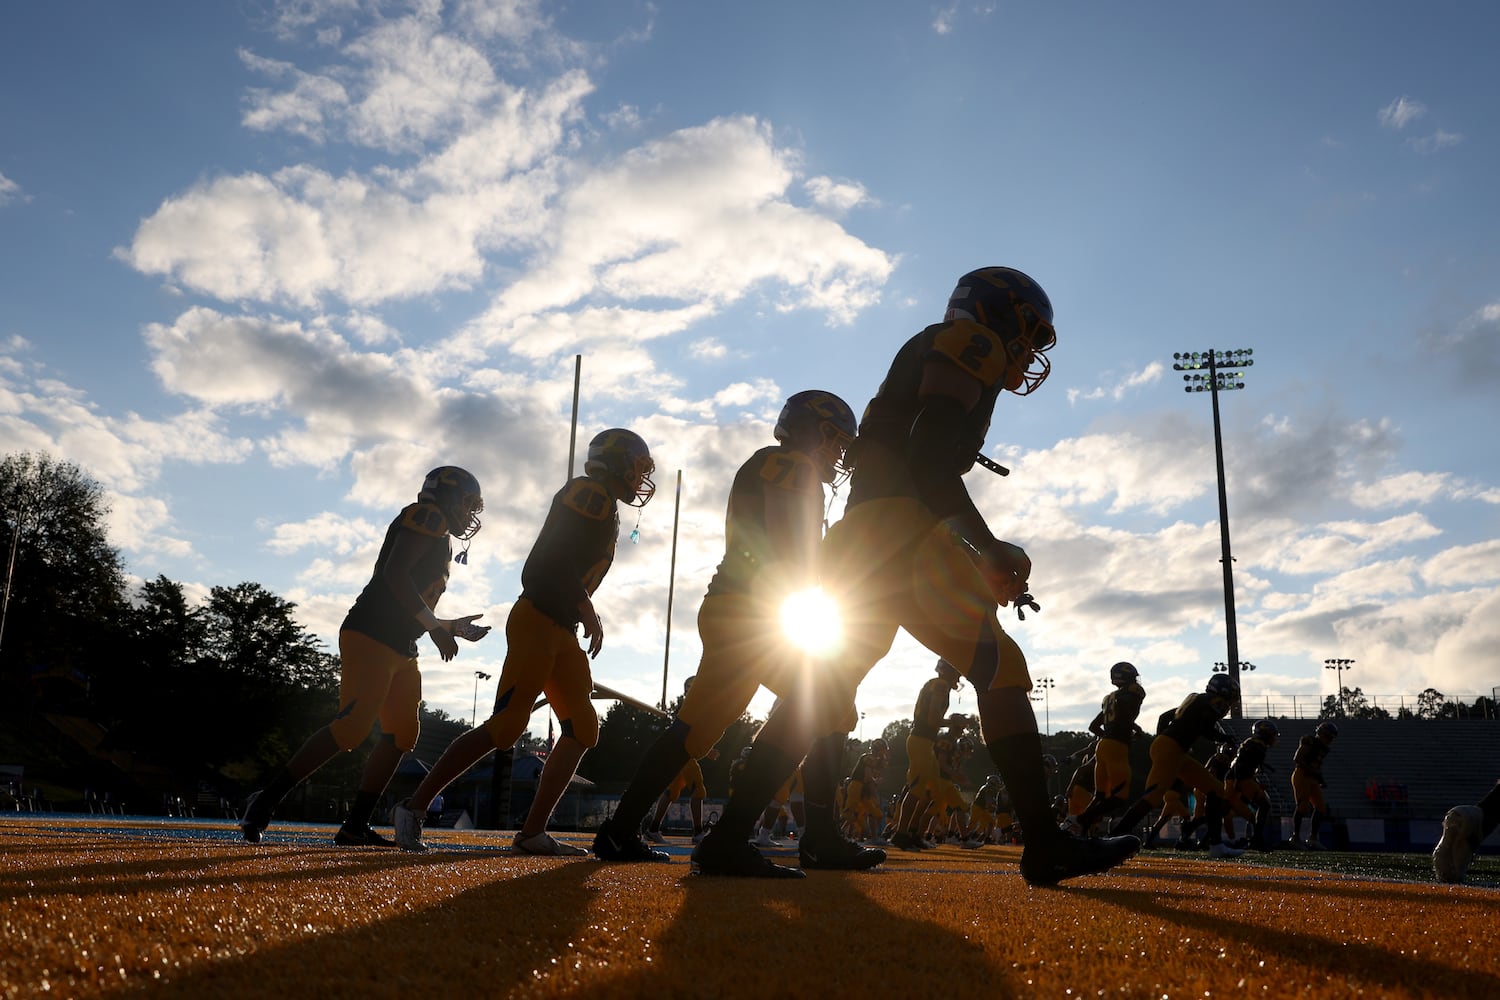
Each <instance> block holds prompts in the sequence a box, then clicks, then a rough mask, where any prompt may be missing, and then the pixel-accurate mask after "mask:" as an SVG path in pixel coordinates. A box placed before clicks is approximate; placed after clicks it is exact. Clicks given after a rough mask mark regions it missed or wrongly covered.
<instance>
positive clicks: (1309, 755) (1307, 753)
mask: <svg viewBox="0 0 1500 1000" xmlns="http://www.w3.org/2000/svg"><path fill="white" fill-rule="evenodd" d="M1327 756H1328V744H1327V743H1324V742H1323V741H1322V740H1320V739H1318V738H1317V737H1316V736H1313V735H1311V734H1309V735H1307V736H1304V737H1302V738H1301V739H1300V740H1298V741H1297V754H1296V756H1295V757H1293V758H1292V763H1293V764H1294V765H1295V766H1297V767H1300V768H1302V770H1304V771H1306V772H1307V773H1308V774H1310V775H1312V777H1313V778H1315V779H1317V780H1319V781H1321V780H1323V758H1324V757H1327Z"/></svg>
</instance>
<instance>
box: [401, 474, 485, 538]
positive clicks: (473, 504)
mask: <svg viewBox="0 0 1500 1000" xmlns="http://www.w3.org/2000/svg"><path fill="white" fill-rule="evenodd" d="M417 501H418V502H419V503H430V504H432V505H433V506H434V507H436V508H437V509H438V510H439V511H441V512H442V514H443V520H445V521H446V522H448V534H450V535H452V536H453V537H454V538H457V539H459V540H460V541H467V540H468V539H470V538H473V537H474V536H475V535H476V534H478V533H479V514H480V512H481V511H483V510H484V497H483V496H481V495H480V492H479V480H477V479H475V478H474V476H473V475H472V474H470V473H469V472H468V471H467V470H465V469H460V468H459V467H458V466H456V465H440V466H438V467H437V468H436V469H433V470H432V471H431V472H429V473H427V478H426V479H423V480H422V489H421V490H420V491H419V492H418V493H417Z"/></svg>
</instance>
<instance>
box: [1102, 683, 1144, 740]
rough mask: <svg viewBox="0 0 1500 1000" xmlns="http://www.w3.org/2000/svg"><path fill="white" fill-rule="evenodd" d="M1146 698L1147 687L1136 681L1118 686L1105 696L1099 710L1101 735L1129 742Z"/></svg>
mask: <svg viewBox="0 0 1500 1000" xmlns="http://www.w3.org/2000/svg"><path fill="white" fill-rule="evenodd" d="M1145 700H1146V689H1145V688H1143V687H1141V685H1140V684H1139V683H1137V682H1135V681H1131V682H1130V683H1129V684H1127V685H1125V686H1124V687H1122V688H1116V689H1115V690H1113V691H1111V692H1110V693H1109V694H1107V695H1105V696H1104V702H1103V704H1102V705H1101V706H1100V711H1099V726H1100V728H1099V730H1098V733H1099V735H1100V736H1103V737H1105V738H1106V739H1111V740H1119V741H1120V742H1121V743H1129V742H1130V738H1131V736H1132V735H1134V733H1135V720H1136V717H1137V716H1138V715H1140V713H1141V703H1142V702H1144V701H1145Z"/></svg>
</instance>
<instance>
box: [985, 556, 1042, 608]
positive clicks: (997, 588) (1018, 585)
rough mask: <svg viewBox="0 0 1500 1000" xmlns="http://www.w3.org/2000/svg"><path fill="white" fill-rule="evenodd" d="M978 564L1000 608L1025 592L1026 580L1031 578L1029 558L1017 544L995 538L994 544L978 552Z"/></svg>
mask: <svg viewBox="0 0 1500 1000" xmlns="http://www.w3.org/2000/svg"><path fill="white" fill-rule="evenodd" d="M978 566H979V572H980V573H981V574H982V575H983V576H984V582H985V583H986V584H987V585H988V586H989V588H990V594H991V596H993V597H994V598H995V602H996V603H997V604H999V605H1000V606H1001V607H1002V608H1003V607H1005V606H1006V605H1007V604H1009V603H1010V602H1011V601H1013V600H1015V599H1016V598H1017V597H1020V596H1021V595H1022V594H1024V593H1026V582H1027V581H1028V580H1030V579H1031V559H1030V557H1028V556H1027V555H1026V550H1025V549H1023V548H1021V547H1020V546H1019V545H1012V544H1011V543H1010V542H1002V541H1000V540H999V539H996V540H995V544H994V545H991V546H989V547H988V548H986V549H985V550H984V551H983V552H981V553H980V554H979V561H978Z"/></svg>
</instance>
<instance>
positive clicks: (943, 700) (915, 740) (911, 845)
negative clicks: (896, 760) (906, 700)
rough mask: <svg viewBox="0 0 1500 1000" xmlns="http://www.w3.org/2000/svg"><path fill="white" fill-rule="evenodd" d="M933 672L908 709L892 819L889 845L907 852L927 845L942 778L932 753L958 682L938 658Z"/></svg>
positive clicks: (954, 672) (951, 668)
mask: <svg viewBox="0 0 1500 1000" xmlns="http://www.w3.org/2000/svg"><path fill="white" fill-rule="evenodd" d="M933 669H934V670H936V671H937V676H936V677H932V678H929V679H928V680H927V682H926V683H924V684H923V685H922V688H921V690H920V691H918V692H917V704H916V707H915V708H913V709H912V716H911V731H910V732H908V733H907V734H906V761H907V764H906V787H907V792H906V797H905V798H904V799H902V800H901V810H900V812H899V813H898V814H897V816H896V833H895V835H894V836H893V837H891V843H892V844H894V845H895V846H897V847H899V848H901V849H903V850H908V851H909V850H920V849H921V848H923V847H924V846H926V845H927V840H926V838H925V837H923V836H922V832H923V831H924V830H925V829H926V828H927V825H928V823H929V822H930V820H931V814H932V811H933V798H934V790H935V789H936V788H937V783H938V781H939V780H940V779H941V778H942V769H941V768H940V767H939V766H938V759H937V752H936V744H937V738H938V730H939V729H941V728H942V726H943V720H944V718H945V717H946V716H947V714H948V705H949V702H950V700H951V698H952V696H953V692H954V691H956V690H958V686H959V684H960V683H961V680H960V675H959V672H958V668H957V667H955V666H954V665H953V664H951V663H949V662H948V661H947V660H945V659H943V658H942V657H938V661H937V665H936V666H935V667H934V668H933Z"/></svg>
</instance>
